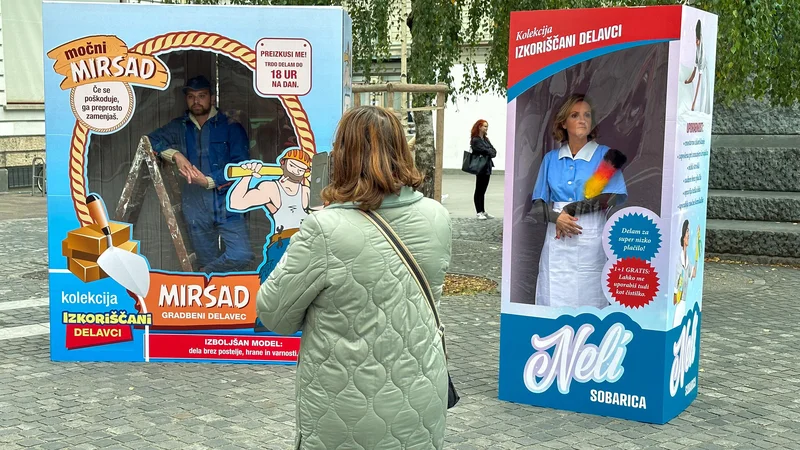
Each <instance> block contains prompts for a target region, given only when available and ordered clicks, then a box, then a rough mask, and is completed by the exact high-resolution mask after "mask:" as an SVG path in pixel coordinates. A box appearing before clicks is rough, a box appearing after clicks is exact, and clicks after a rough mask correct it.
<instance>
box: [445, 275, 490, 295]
mask: <svg viewBox="0 0 800 450" xmlns="http://www.w3.org/2000/svg"><path fill="white" fill-rule="evenodd" d="M496 289H497V283H495V282H494V281H492V280H490V279H488V278H484V277H476V276H472V275H456V274H447V275H445V277H444V291H443V294H444V295H446V296H451V295H475V294H486V293H491V292H494V291H495V290H496Z"/></svg>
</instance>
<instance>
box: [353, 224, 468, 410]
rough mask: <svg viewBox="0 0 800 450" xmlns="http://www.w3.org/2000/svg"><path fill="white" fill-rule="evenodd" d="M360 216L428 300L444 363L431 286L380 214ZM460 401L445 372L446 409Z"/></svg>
mask: <svg viewBox="0 0 800 450" xmlns="http://www.w3.org/2000/svg"><path fill="white" fill-rule="evenodd" d="M358 211H359V212H360V213H361V214H363V215H364V216H365V217H366V218H367V219H369V221H370V222H372V223H373V224H374V225H375V226H376V227H377V228H378V230H379V231H380V232H381V234H383V236H384V237H385V238H386V240H387V241H389V244H391V245H392V248H394V250H395V252H397V254H398V256H400V259H401V260H402V261H403V264H405V265H406V267H407V268H408V270H409V271H410V272H411V275H413V276H414V279H415V281H416V282H417V285H419V288H420V290H421V291H422V293H423V294H425V298H426V300H428V306H430V308H431V312H432V313H433V318H434V319H435V321H436V329H437V331H438V333H439V335H440V336H441V338H442V349H443V350H444V357H445V361H446V360H447V345H445V342H444V325H442V322H441V320H440V319H439V311H438V310H437V309H436V301H435V300H434V299H433V291H431V286H430V285H429V284H428V279H427V278H425V273H424V272H423V271H422V269H421V268H420V267H419V265H418V264H417V261H416V260H415V259H414V256H413V255H412V254H411V252H410V251H408V248H406V246H405V245H404V244H403V241H401V240H400V237H398V236H397V234H395V232H394V230H393V229H392V227H391V226H389V223H388V222H386V221H385V220H384V219H383V217H381V215H380V214H378V213H376V212H374V211H362V210H360V209H359V210H358ZM459 400H461V397H460V396H459V395H458V392H457V391H456V387H455V385H453V379H452V378H450V370H448V371H447V409H450V408H452V407H454V406H456V403H458V401H459Z"/></svg>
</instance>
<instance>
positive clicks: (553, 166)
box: [532, 141, 628, 203]
mask: <svg viewBox="0 0 800 450" xmlns="http://www.w3.org/2000/svg"><path fill="white" fill-rule="evenodd" d="M607 151H608V147H607V146H605V145H599V144H597V142H595V141H589V142H588V143H587V144H586V145H585V146H584V147H583V148H582V149H581V150H580V151H579V152H578V153H577V154H576V155H575V156H574V157H573V156H572V152H571V151H570V150H569V146H568V145H567V144H564V145H563V146H561V148H559V149H555V150H551V151H549V152H548V153H547V154H546V155H545V156H544V160H543V161H542V165H541V166H540V167H539V175H538V177H537V178H536V185H535V186H534V188H533V197H532V200H539V199H540V200H543V201H544V202H546V203H551V202H577V201H581V200H584V199H585V197H584V192H583V188H584V185H585V184H586V181H587V180H588V179H589V178H591V176H592V174H594V172H595V171H596V170H597V168H598V167H599V166H600V162H601V161H602V160H603V156H604V155H605V154H606V152H607ZM602 193H603V194H617V195H620V196H621V197H622V198H621V199H620V201H621V202H624V201H625V199H626V198H627V196H628V191H627V188H626V187H625V179H624V178H623V177H622V171H621V170H618V171H617V172H616V173H614V175H613V176H612V177H611V180H609V182H608V184H607V185H606V187H605V188H604V189H603V192H602Z"/></svg>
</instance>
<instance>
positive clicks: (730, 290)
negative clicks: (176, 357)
mask: <svg viewBox="0 0 800 450" xmlns="http://www.w3.org/2000/svg"><path fill="white" fill-rule="evenodd" d="M469 181H470V180H468V179H466V178H463V177H462V178H460V179H455V181H454V180H453V178H451V177H447V178H446V179H445V188H444V192H445V193H448V192H449V193H450V196H449V197H448V200H447V201H446V204H447V205H448V207H449V208H450V209H451V211H452V212H453V215H454V217H456V219H455V220H454V221H455V230H454V233H455V234H454V239H455V241H454V252H453V271H454V272H462V273H478V274H481V275H488V276H490V277H493V278H499V276H500V252H501V245H500V239H501V238H500V236H501V233H500V232H501V221H500V220H499V219H496V220H489V221H481V222H478V221H476V220H474V219H472V218H471V213H469V211H470V207H471V205H470V204H469V203H467V204H466V205H465V204H464V201H463V199H464V198H467V199H469V200H471V191H468V192H466V193H465V192H464V189H468V190H469V189H471V186H470V183H469ZM498 189H500V190H501V189H502V183H497V182H495V181H493V183H492V185H491V186H490V195H492V196H494V197H493V198H497V195H498V192H497V190H498ZM459 196H460V197H461V199H462V200H460V201H458V202H453V201H452V200H453V199H454V198H456V199H457V198H459ZM11 200H12V199H11V198H10V197H9V196H8V195H6V196H0V205H9V204H10V203H9V202H10V201H11ZM13 201H14V205H16V206H15V208H25V210H26V212H27V213H28V214H30V215H33V213H31V211H32V210H35V209H36V205H43V203H42V202H41V200H35V199H33V200H32V201H30V202H29V201H26V200H25V199H24V198H22V197H16V198H13ZM37 202H38V203H37ZM26 205H27V206H26ZM496 206H497V205H496ZM4 209H9V208H4V207H3V206H0V261H2V262H3V263H4V264H3V265H0V343H2V344H3V353H4V354H3V357H2V358H0V448H2V449H6V448H24V447H30V448H74V449H81V448H87V449H88V448H136V449H141V448H176V449H193V448H214V449H227V448H259V449H287V448H290V447H291V445H292V442H293V435H294V429H293V426H294V405H293V401H294V368H293V367H286V366H263V365H226V364H108V363H81V364H73V363H53V362H51V361H50V360H49V342H48V334H47V333H48V330H47V327H46V323H47V320H48V307H47V300H46V298H47V279H46V277H45V276H44V275H45V273H46V272H45V271H46V263H47V251H46V247H45V239H46V221H45V219H44V218H43V217H42V214H43V213H44V209H43V208H39V211H40V213H41V214H40V216H39V217H33V218H25V219H19V220H9V219H8V217H7V216H6V215H5V213H4ZM12 209H13V208H12ZM498 209H499V208H498ZM459 217H460V218H459ZM12 261H13V262H12ZM705 280H706V285H705V294H704V295H705V297H704V308H703V312H704V315H703V331H702V338H701V339H702V341H701V347H700V367H701V369H700V370H701V374H700V377H699V395H698V397H697V400H695V402H694V403H693V404H692V405H691V406H690V407H689V408H688V410H686V411H685V412H684V413H682V414H681V415H680V416H679V417H677V418H676V419H674V420H673V421H672V422H671V423H669V424H667V425H664V426H655V425H648V424H642V423H638V422H630V421H623V420H617V419H611V418H605V417H596V416H590V415H584V414H577V413H571V412H565V411H557V410H551V409H542V408H535V407H530V406H524V405H517V404H513V403H507V402H502V401H499V400H497V359H498V338H499V331H498V330H499V309H500V305H499V302H500V298H499V295H498V294H496V293H495V294H491V295H478V296H464V297H448V298H445V299H443V301H442V310H443V314H444V320H445V321H446V323H447V324H448V336H449V342H448V344H449V345H448V350H449V351H450V356H451V364H452V366H451V373H452V376H453V378H454V380H455V381H456V382H457V385H458V387H459V389H460V392H461V395H462V402H461V403H460V404H459V406H458V407H456V408H455V409H453V410H451V411H450V413H449V414H448V431H447V443H448V446H447V447H448V448H455V449H498V448H499V449H512V448H526V449H527V448H578V449H584V448H585V449H591V448H615V449H638V448H666V449H680V448H729V447H738V448H781V449H786V448H800V347H798V345H797V343H798V342H800V332H798V331H797V329H796V328H795V327H796V322H797V318H798V317H800V314H798V313H799V312H800V311H799V309H800V308H798V302H797V292H799V291H800V271H797V270H794V269H789V268H773V267H766V266H748V265H722V264H712V263H709V264H707V265H706V277H705ZM21 327H25V328H21Z"/></svg>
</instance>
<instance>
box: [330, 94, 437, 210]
mask: <svg viewBox="0 0 800 450" xmlns="http://www.w3.org/2000/svg"><path fill="white" fill-rule="evenodd" d="M330 159H331V161H330V167H331V176H330V184H329V185H328V186H327V187H326V188H325V189H323V190H322V194H321V196H322V199H323V200H324V201H327V202H330V203H341V202H355V203H357V204H359V207H360V208H361V209H363V210H370V209H377V208H378V207H379V206H380V205H381V203H382V202H383V198H384V197H385V196H386V195H389V194H399V193H400V188H401V187H403V186H408V187H411V188H417V187H419V186H420V185H421V184H422V180H423V177H422V175H420V173H419V171H417V168H416V167H415V166H414V158H413V156H412V155H411V151H410V150H409V149H408V142H407V141H406V135H405V132H404V131H403V126H402V125H401V124H400V121H399V120H398V119H397V117H395V115H394V114H393V113H392V112H390V111H388V110H386V109H384V108H381V107H377V106H359V107H357V108H353V109H351V110H349V111H347V112H346V113H345V114H344V115H343V116H342V119H341V120H340V121H339V126H338V128H337V130H336V136H335V138H334V141H333V150H331V154H330Z"/></svg>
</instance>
